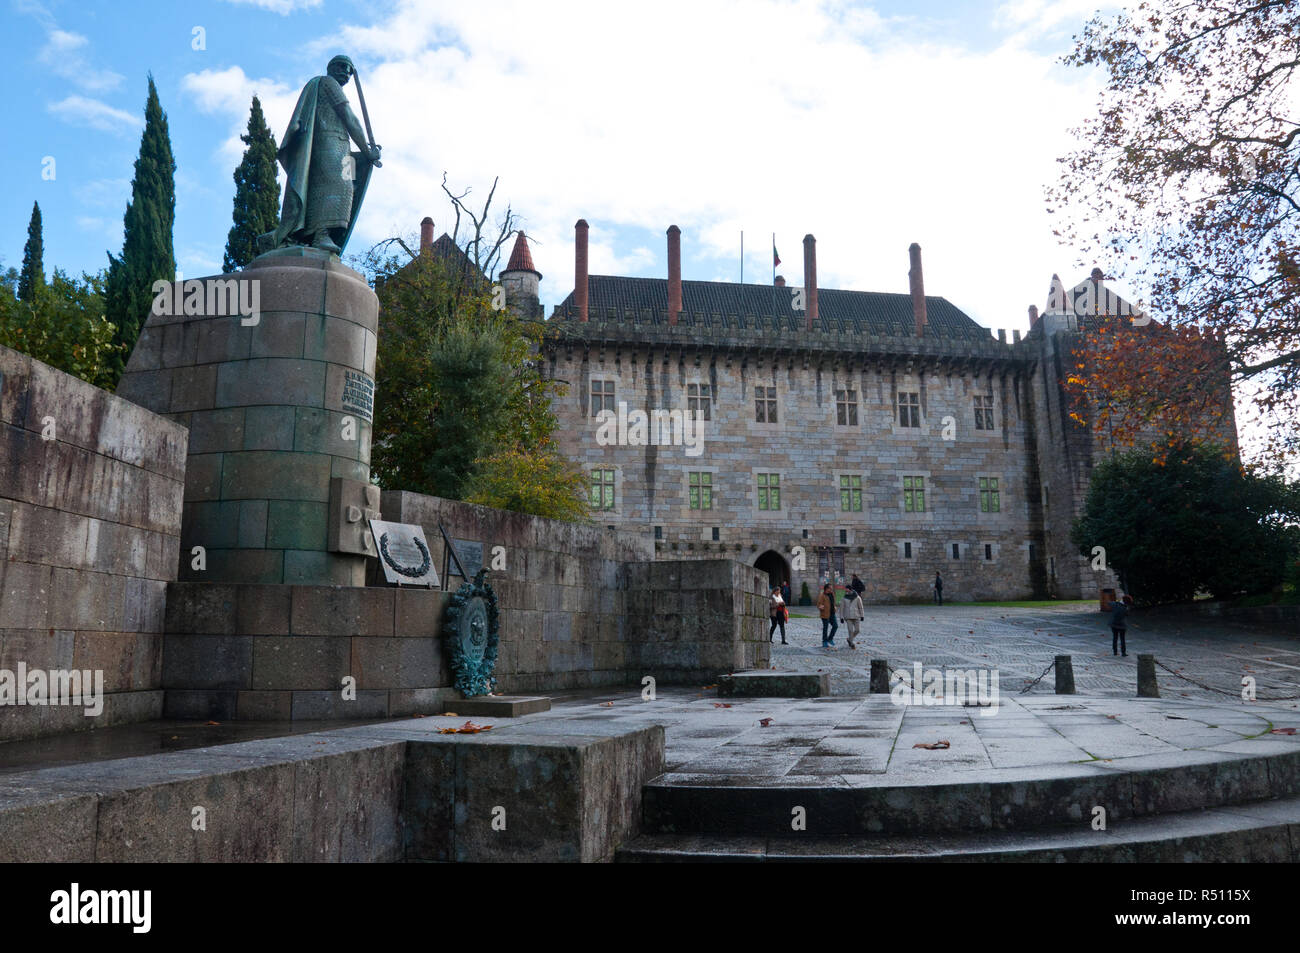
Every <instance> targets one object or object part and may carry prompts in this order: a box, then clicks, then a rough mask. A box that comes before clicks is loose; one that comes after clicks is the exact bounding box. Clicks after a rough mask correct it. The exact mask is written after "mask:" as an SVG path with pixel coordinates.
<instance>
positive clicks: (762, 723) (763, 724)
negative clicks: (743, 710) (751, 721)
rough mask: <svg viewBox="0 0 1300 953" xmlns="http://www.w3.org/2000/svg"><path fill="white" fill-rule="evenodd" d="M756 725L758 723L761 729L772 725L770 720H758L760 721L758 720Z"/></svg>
mask: <svg viewBox="0 0 1300 953" xmlns="http://www.w3.org/2000/svg"><path fill="white" fill-rule="evenodd" d="M758 723H759V724H760V725H761V726H762V727H764V728H766V727H767V726H768V725H770V724H772V719H771V718H760V719H758Z"/></svg>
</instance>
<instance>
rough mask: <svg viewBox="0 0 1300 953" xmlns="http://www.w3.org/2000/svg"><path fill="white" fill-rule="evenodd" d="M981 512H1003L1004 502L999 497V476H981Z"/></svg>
mask: <svg viewBox="0 0 1300 953" xmlns="http://www.w3.org/2000/svg"><path fill="white" fill-rule="evenodd" d="M980 512H981V513H1000V512H1002V503H1001V501H1000V500H999V499H998V478H997V477H980Z"/></svg>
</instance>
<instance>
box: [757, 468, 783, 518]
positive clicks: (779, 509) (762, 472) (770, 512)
mask: <svg viewBox="0 0 1300 953" xmlns="http://www.w3.org/2000/svg"><path fill="white" fill-rule="evenodd" d="M760 476H764V477H772V476H775V477H776V479H777V482H776V491H777V506H776V508H775V509H772V508H771V507H770V506H769V507H768V508H767V509H763V508H761V507H760V502H759V501H760V495H759V490H760V489H764V488H766V489H769V490H770V489H771V486H770V485H769V486H768V487H760V486H759V479H758V478H759V477H760ZM749 479H750V484H749V485H750V487H751V488H752V490H753V496H752V497H751V499H752V501H753V508H754V513H755V514H756V515H758V516H760V517H762V516H768V517H780V516H781V514H783V513H785V512H786V506H785V503H786V502H787V501H786V499H785V498H784V497H785V494H784V492H783V491H784V490H785V488H786V484H785V473H784V472H782V471H781V470H779V469H774V468H772V467H770V466H767V467H754V468H753V470H751V471H750V478H749ZM769 502H770V494H769Z"/></svg>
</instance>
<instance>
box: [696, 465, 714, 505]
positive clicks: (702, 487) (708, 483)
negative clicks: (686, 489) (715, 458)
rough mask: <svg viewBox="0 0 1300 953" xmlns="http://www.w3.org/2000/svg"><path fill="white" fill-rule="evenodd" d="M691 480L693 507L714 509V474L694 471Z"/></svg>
mask: <svg viewBox="0 0 1300 953" xmlns="http://www.w3.org/2000/svg"><path fill="white" fill-rule="evenodd" d="M690 481H691V486H690V496H691V509H693V510H711V509H713V474H712V473H706V472H702V471H701V472H698V473H697V472H695V471H692V472H691V474H690Z"/></svg>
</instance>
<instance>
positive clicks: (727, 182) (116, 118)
mask: <svg viewBox="0 0 1300 953" xmlns="http://www.w3.org/2000/svg"><path fill="white" fill-rule="evenodd" d="M1098 6H1099V5H1098V3H1097V2H1096V0H1089V2H1080V0H1010V2H974V0H972V2H956V0H938V2H926V0H921V2H902V0H888V2H883V0H882V2H875V3H848V2H839V0H744V2H723V0H688V2H677V0H661V2H656V3H653V4H646V3H637V4H633V3H627V2H623V0H601V2H595V3H587V2H579V0H548V2H546V3H539V2H536V0H532V2H522V3H515V2H507V0H501V2H495V0H479V2H472V3H471V2H463V0H457V2H442V0H387V2H383V0H380V2H376V0H367V2H355V0H194V2H188V0H187V2H185V3H173V2H145V0H114V2H75V0H39V2H38V0H0V10H3V13H0V17H3V22H4V29H3V30H0V53H2V54H3V56H4V61H5V62H6V63H7V64H9V66H10V70H11V74H12V75H13V76H15V77H17V78H19V82H18V83H15V84H11V88H10V91H9V94H8V95H7V96H6V98H5V101H4V107H3V108H4V110H5V112H6V116H5V122H4V124H3V128H4V129H5V130H7V134H8V135H9V136H12V137H13V138H12V139H11V140H10V141H9V143H8V146H9V147H8V148H5V149H3V150H0V175H3V180H4V181H5V182H6V183H8V186H9V187H8V188H7V189H5V190H4V191H3V194H0V267H9V266H13V267H17V266H18V265H19V264H20V263H21V260H22V249H23V243H24V241H25V240H26V230H27V222H28V218H29V216H30V213H31V207H32V202H33V201H38V202H39V203H40V206H41V210H42V215H43V218H44V239H45V265H46V270H47V272H49V271H52V270H53V268H54V267H56V266H58V267H62V268H64V269H65V270H67V271H70V272H72V273H80V272H82V271H97V270H99V269H101V268H103V267H104V266H105V265H106V263H107V257H106V252H108V251H112V252H114V253H117V252H118V251H119V250H120V248H121V243H122V213H123V211H124V209H125V206H126V202H127V200H128V198H129V195H130V181H131V176H132V163H133V162H134V160H135V156H136V154H137V152H138V150H139V145H140V132H141V129H142V127H143V112H144V102H145V96H146V91H147V76H148V74H149V73H152V74H153V77H154V79H155V81H156V82H157V85H158V91H159V95H160V97H161V100H162V105H163V108H164V110H165V111H166V113H167V117H168V121H169V124H170V132H171V140H172V147H173V150H174V153H175V157H176V164H177V170H176V226H175V233H174V236H175V247H176V258H177V264H178V268H179V269H180V270H181V271H182V272H183V274H184V275H185V276H186V277H199V276H202V275H207V274H214V273H218V272H219V271H220V270H221V259H222V252H223V250H224V247H225V241H226V233H227V231H228V230H229V228H230V223H231V203H232V199H233V196H234V182H233V178H232V176H233V172H234V170H235V167H236V166H237V165H238V163H239V159H240V156H241V154H242V150H243V145H242V143H240V141H239V139H238V136H239V134H240V133H241V132H243V131H244V128H245V126H246V123H247V118H248V109H249V104H250V100H251V97H252V95H253V94H254V93H256V94H257V95H258V96H259V97H260V98H261V100H262V103H263V107H264V109H265V111H266V114H267V120H268V122H269V124H270V126H271V130H272V132H273V133H274V134H275V136H276V139H277V141H278V140H279V139H280V138H281V137H282V136H283V133H284V129H285V125H286V123H287V121H288V118H289V115H290V113H291V111H292V108H293V104H294V102H295V100H296V98H297V95H298V92H299V90H300V89H301V88H302V85H303V84H304V83H305V82H306V81H307V80H308V79H310V78H311V77H313V76H316V75H320V74H321V73H323V72H324V67H325V64H326V63H327V62H328V60H329V58H330V57H331V56H332V55H334V54H335V53H339V52H343V53H346V54H348V55H349V56H350V57H351V58H352V60H353V61H354V62H355V63H356V65H357V68H358V71H359V74H360V77H361V81H362V88H363V89H364V91H365V96H366V102H367V106H368V107H369V112H370V118H371V122H372V125H373V128H374V134H375V139H376V141H377V142H378V143H379V144H380V145H381V146H382V147H383V167H382V168H380V169H378V170H376V172H375V174H374V176H373V178H372V181H371V184H370V188H369V191H368V193H367V196H366V201H365V205H364V207H363V209H362V212H361V217H360V220H359V222H358V224H357V227H356V231H355V232H354V234H353V236H352V240H351V243H350V245H349V247H348V249H347V251H348V252H349V253H353V252H358V251H361V250H363V249H364V248H365V247H366V246H368V245H370V244H372V243H375V242H378V241H381V240H383V239H385V238H388V237H391V236H394V235H401V236H405V237H408V238H409V237H411V236H414V235H415V234H417V233H418V229H419V222H420V219H421V218H423V217H424V216H425V215H429V216H432V217H433V219H434V221H435V225H436V227H437V230H438V231H439V232H441V231H443V230H444V229H448V230H449V228H450V226H451V224H452V212H451V209H450V206H449V204H448V202H447V200H446V197H445V196H444V195H443V193H442V190H441V187H440V183H441V181H442V177H443V173H444V172H445V173H446V175H447V180H448V182H449V183H450V184H452V185H454V186H456V187H457V188H458V189H464V188H470V189H472V190H473V191H472V194H471V196H470V199H469V201H471V202H472V201H473V200H474V199H475V198H478V199H479V200H480V201H481V200H482V198H484V197H486V195H487V191H488V189H489V188H490V187H491V184H492V180H493V178H494V177H496V176H499V177H500V185H499V186H498V188H497V198H496V202H495V203H494V208H496V207H497V206H498V205H500V206H501V207H504V204H505V203H506V202H509V204H510V206H511V208H512V209H513V210H514V211H515V212H516V213H517V214H518V215H519V216H520V220H521V225H522V227H523V228H524V229H525V231H526V232H527V234H528V236H529V239H530V241H531V243H532V255H533V260H534V262H535V263H536V266H537V268H538V270H539V271H541V272H542V274H543V280H542V283H541V291H542V300H543V302H544V303H545V304H546V305H548V313H549V308H550V306H553V305H555V304H556V303H558V302H559V301H560V300H562V299H563V298H564V297H565V296H566V295H567V294H568V293H569V292H570V291H571V290H572V288H573V225H574V222H575V221H576V220H577V219H578V218H585V219H586V220H587V221H588V222H589V223H590V225H591V234H590V242H591V246H590V260H591V272H592V273H593V274H616V275H641V276H651V277H663V276H665V275H666V273H667V264H666V244H665V243H666V239H665V230H666V229H667V228H668V226H669V225H672V224H676V225H677V226H678V227H680V228H681V230H682V275H683V277H684V278H686V279H698V280H711V281H738V280H740V278H741V267H742V259H741V233H742V231H743V232H744V259H743V268H744V280H745V281H747V282H759V283H764V284H767V283H770V282H771V280H772V250H771V244H772V236H773V233H775V236H776V239H775V240H776V247H777V249H778V251H779V253H780V255H781V258H782V261H783V264H782V266H781V268H780V269H779V271H780V272H781V273H782V274H783V275H784V276H786V277H787V278H788V279H789V282H790V283H791V284H801V283H802V277H803V264H802V239H803V236H804V235H805V234H807V233H811V234H813V235H815V236H816V238H817V267H818V283H819V285H820V286H821V287H824V288H825V287H831V288H836V287H838V288H848V289H856V290H870V291H893V292H900V293H905V292H906V291H907V289H908V283H907V282H908V279H907V272H908V245H909V244H910V243H912V242H919V243H920V245H921V247H922V253H923V260H924V273H925V285H926V291H927V293H928V294H932V295H942V296H944V297H946V298H948V299H949V300H950V301H952V302H953V303H954V304H955V305H957V307H959V308H961V309H962V310H964V311H965V312H966V313H968V314H970V315H971V316H972V317H973V318H975V320H977V321H978V322H979V323H981V324H983V325H984V326H986V327H989V328H1006V329H1013V328H1020V329H1022V330H1025V329H1027V328H1028V317H1027V314H1026V309H1027V306H1028V305H1029V304H1031V303H1033V304H1037V305H1038V306H1039V307H1040V308H1041V307H1042V306H1043V304H1044V303H1045V300H1046V298H1047V294H1048V291H1049V287H1050V279H1051V276H1052V274H1053V273H1060V275H1061V276H1062V278H1063V279H1064V280H1065V282H1066V284H1067V285H1074V284H1075V283H1076V282H1078V281H1080V280H1082V279H1083V278H1084V277H1086V276H1087V274H1088V272H1089V270H1090V268H1091V266H1092V263H1091V262H1084V261H1080V260H1079V258H1078V256H1077V254H1076V253H1075V252H1074V251H1072V250H1071V249H1070V248H1067V247H1064V246H1062V245H1061V244H1060V243H1059V241H1058V239H1057V238H1056V237H1055V236H1054V235H1053V216H1052V215H1051V214H1049V212H1048V210H1047V203H1046V201H1045V197H1044V187H1045V186H1046V185H1048V184H1049V183H1051V182H1053V181H1055V179H1056V177H1057V175H1058V164H1057V159H1058V158H1059V157H1060V156H1062V155H1064V154H1065V153H1066V152H1068V151H1069V150H1070V149H1071V147H1072V145H1073V143H1074V140H1073V138H1072V136H1071V133H1070V130H1071V128H1072V127H1076V126H1078V125H1079V124H1080V123H1081V122H1083V121H1084V120H1085V119H1086V118H1087V116H1088V115H1089V114H1090V113H1091V112H1093V111H1094V109H1095V104H1096V100H1097V93H1098V90H1099V83H1100V76H1099V75H1097V74H1095V73H1090V72H1088V71H1085V70H1080V69H1067V68H1066V67H1064V66H1062V65H1060V63H1059V59H1060V57H1061V56H1062V55H1064V54H1065V53H1067V52H1068V51H1069V50H1070V49H1071V47H1072V37H1073V36H1074V35H1075V34H1077V33H1078V32H1079V31H1080V29H1081V27H1082V25H1083V23H1084V22H1085V21H1086V20H1087V19H1088V18H1089V17H1090V16H1091V15H1092V14H1093V12H1094V11H1095V10H1096V9H1097V8H1098ZM355 90H356V87H355V84H349V85H348V86H347V87H346V88H345V92H346V93H347V95H348V96H349V99H351V100H352V105H353V109H354V111H357V112H358V113H359V110H358V109H357V104H356V93H355ZM1114 287H1115V289H1116V290H1117V291H1118V292H1119V293H1120V294H1121V295H1123V296H1125V297H1126V298H1128V299H1129V300H1134V301H1136V300H1138V299H1139V298H1140V297H1141V289H1130V288H1128V287H1126V286H1125V285H1124V284H1122V283H1119V284H1116V285H1114Z"/></svg>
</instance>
